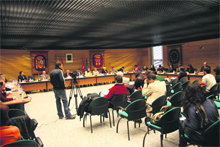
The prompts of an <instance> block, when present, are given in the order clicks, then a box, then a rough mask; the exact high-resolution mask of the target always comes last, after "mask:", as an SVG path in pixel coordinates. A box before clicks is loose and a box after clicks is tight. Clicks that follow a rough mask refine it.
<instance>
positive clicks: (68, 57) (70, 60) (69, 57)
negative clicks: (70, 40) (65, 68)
mask: <svg viewBox="0 0 220 147" xmlns="http://www.w3.org/2000/svg"><path fill="white" fill-rule="evenodd" d="M66 63H73V54H72V53H66Z"/></svg>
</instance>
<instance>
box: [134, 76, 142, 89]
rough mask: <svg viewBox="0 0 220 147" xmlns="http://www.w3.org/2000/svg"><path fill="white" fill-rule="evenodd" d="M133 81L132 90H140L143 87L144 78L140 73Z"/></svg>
mask: <svg viewBox="0 0 220 147" xmlns="http://www.w3.org/2000/svg"><path fill="white" fill-rule="evenodd" d="M135 77H136V78H135V81H134V88H135V89H142V88H143V86H144V80H145V77H144V75H143V74H142V73H140V72H138V73H137V74H136V76H135Z"/></svg>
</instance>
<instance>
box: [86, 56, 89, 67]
mask: <svg viewBox="0 0 220 147" xmlns="http://www.w3.org/2000/svg"><path fill="white" fill-rule="evenodd" d="M88 68H89V65H88V60H87V58H86V70H88Z"/></svg>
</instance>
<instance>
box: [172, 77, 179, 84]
mask: <svg viewBox="0 0 220 147" xmlns="http://www.w3.org/2000/svg"><path fill="white" fill-rule="evenodd" d="M178 81H179V79H178V78H175V79H173V80H171V82H170V86H174V85H175V84H176V83H178Z"/></svg>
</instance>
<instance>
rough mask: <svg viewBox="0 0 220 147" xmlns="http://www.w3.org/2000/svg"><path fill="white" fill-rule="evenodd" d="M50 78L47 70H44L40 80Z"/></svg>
mask: <svg viewBox="0 0 220 147" xmlns="http://www.w3.org/2000/svg"><path fill="white" fill-rule="evenodd" d="M44 80H49V76H48V75H47V73H46V71H43V72H42V74H41V75H40V81H44Z"/></svg>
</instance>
